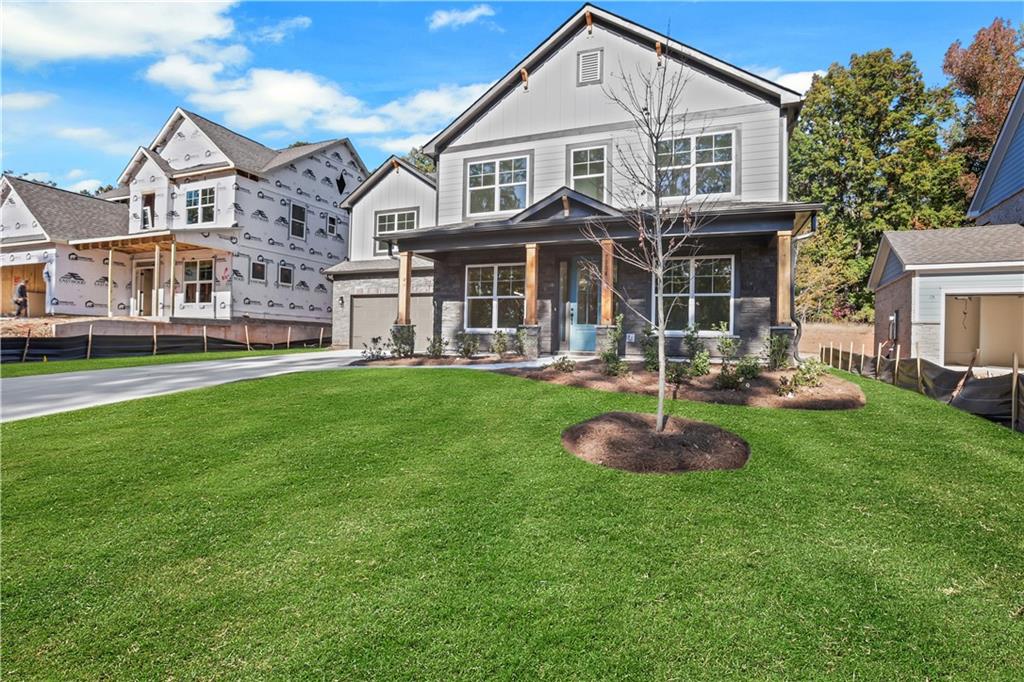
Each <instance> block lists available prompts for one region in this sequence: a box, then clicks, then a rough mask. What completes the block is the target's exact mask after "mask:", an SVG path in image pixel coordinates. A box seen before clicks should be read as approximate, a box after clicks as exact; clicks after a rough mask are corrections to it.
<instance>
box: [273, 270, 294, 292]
mask: <svg viewBox="0 0 1024 682" xmlns="http://www.w3.org/2000/svg"><path fill="white" fill-rule="evenodd" d="M277 283H278V284H279V285H281V286H283V287H290V286H292V284H294V283H295V268H293V267H292V266H290V265H279V266H278V267H277Z"/></svg>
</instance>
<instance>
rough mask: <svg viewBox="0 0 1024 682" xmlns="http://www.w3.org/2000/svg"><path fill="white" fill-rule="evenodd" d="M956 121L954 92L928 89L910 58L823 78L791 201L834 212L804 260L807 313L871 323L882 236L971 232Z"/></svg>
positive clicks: (865, 57)
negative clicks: (947, 145)
mask: <svg viewBox="0 0 1024 682" xmlns="http://www.w3.org/2000/svg"><path fill="white" fill-rule="evenodd" d="M954 114H955V105H954V102H953V96H952V90H951V89H950V88H948V87H946V88H929V87H927V86H926V85H925V83H924V79H923V77H922V75H921V72H920V70H918V68H917V65H916V64H915V63H914V59H913V57H912V56H911V55H910V54H909V53H907V54H903V55H900V56H899V57H897V56H896V55H894V54H893V52H892V50H889V49H885V50H878V51H875V52H868V53H866V54H862V55H853V56H852V57H851V58H850V64H849V66H843V65H841V64H833V65H832V66H831V67H830V68H829V70H828V72H827V73H826V74H825V75H824V76H821V77H816V78H815V80H814V83H813V84H812V86H811V89H810V90H809V91H808V93H807V99H806V102H805V104H804V107H803V111H802V113H801V115H800V121H799V124H798V127H797V129H796V131H794V134H793V138H792V141H791V144H790V164H791V166H790V176H791V179H790V194H791V196H792V198H793V199H796V200H801V201H820V202H823V203H824V204H825V209H824V211H823V212H822V214H821V216H820V222H819V234H818V235H817V236H816V237H815V238H814V239H811V240H809V241H808V242H806V243H805V244H804V245H803V246H802V247H801V251H800V262H799V265H798V268H797V277H798V279H797V285H798V296H797V309H798V312H799V313H801V314H803V315H805V316H806V317H807V318H808V319H824V320H827V319H848V320H862V321H868V320H870V319H872V317H873V297H872V295H871V292H869V291H868V290H867V278H868V274H869V273H870V270H871V265H872V262H873V260H874V256H875V252H876V251H877V249H878V244H879V241H880V240H881V235H882V233H883V232H884V231H886V230H909V229H928V228H938V227H956V226H959V225H962V224H963V221H964V218H965V211H966V197H965V193H964V191H963V189H962V188H961V186H960V184H959V183H958V179H959V178H960V176H961V175H962V173H963V168H964V163H963V158H962V156H961V155H959V154H949V153H947V151H946V150H945V149H944V148H943V146H942V144H941V135H942V130H943V128H944V127H945V126H948V124H949V122H950V121H951V120H952V118H953V116H954Z"/></svg>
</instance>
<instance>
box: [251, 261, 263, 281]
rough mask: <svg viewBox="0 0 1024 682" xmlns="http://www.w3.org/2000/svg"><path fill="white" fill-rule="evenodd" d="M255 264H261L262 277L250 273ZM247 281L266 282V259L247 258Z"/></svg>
mask: <svg viewBox="0 0 1024 682" xmlns="http://www.w3.org/2000/svg"><path fill="white" fill-rule="evenodd" d="M256 265H262V266H263V277H255V276H254V275H253V274H252V269H253V266H256ZM249 281H250V282H260V283H261V284H266V283H267V261H264V260H255V259H250V260H249Z"/></svg>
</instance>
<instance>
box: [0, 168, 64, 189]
mask: <svg viewBox="0 0 1024 682" xmlns="http://www.w3.org/2000/svg"><path fill="white" fill-rule="evenodd" d="M4 175H10V176H11V177H14V178H21V179H22V180H29V181H31V182H36V183H39V184H40V185H49V186H50V187H56V186H57V183H56V182H54V181H53V180H40V179H35V178H33V177H32V174H31V173H15V172H14V171H12V170H5V171H4Z"/></svg>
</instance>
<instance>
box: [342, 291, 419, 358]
mask: <svg viewBox="0 0 1024 682" xmlns="http://www.w3.org/2000/svg"><path fill="white" fill-rule="evenodd" d="M396 317H398V296H353V297H352V320H351V327H350V330H351V331H350V339H349V343H350V344H351V345H350V346H349V347H350V348H354V349H356V350H362V348H363V344H366V345H370V339H372V338H373V337H375V336H379V337H381V339H382V340H384V341H387V340H388V339H390V338H391V325H393V324H394V323H395V318H396ZM412 323H413V324H414V325H415V326H416V350H417V351H424V350H426V348H427V339H428V338H429V337H430V336H432V335H433V333H434V303H433V297H432V296H430V295H429V294H425V295H419V296H413V297H412Z"/></svg>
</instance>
